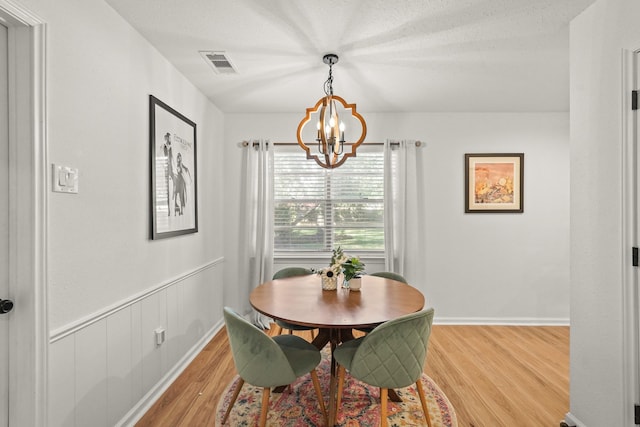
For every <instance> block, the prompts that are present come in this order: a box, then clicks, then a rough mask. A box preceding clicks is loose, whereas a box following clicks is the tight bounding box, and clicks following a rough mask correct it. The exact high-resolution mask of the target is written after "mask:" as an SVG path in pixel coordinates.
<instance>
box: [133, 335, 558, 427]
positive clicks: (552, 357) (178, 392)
mask: <svg viewBox="0 0 640 427" xmlns="http://www.w3.org/2000/svg"><path fill="white" fill-rule="evenodd" d="M272 330H273V329H272ZM301 335H302V336H303V337H305V338H307V339H311V337H310V335H309V333H308V332H304V333H302V334H301ZM425 372H426V373H427V375H429V376H430V377H431V378H433V379H434V380H435V381H436V383H437V384H438V385H439V386H440V388H441V389H442V390H443V391H444V393H445V394H446V395H447V397H448V398H449V400H450V401H451V403H452V405H453V407H454V408H455V409H456V414H457V417H458V425H459V426H460V427H485V426H486V427H497V426H518V427H529V426H530V427H547V426H549V427H558V426H559V424H560V421H561V420H562V419H563V418H564V414H565V413H567V412H568V410H569V328H568V327H555V326H553V327H552V326H544V327H538V326H445V325H435V326H434V327H433V333H432V335H431V339H430V342H429V350H428V355H427V363H426V365H425ZM235 373H236V372H235V367H234V365H233V359H232V356H231V351H230V348H229V341H228V339H227V335H226V332H225V331H224V330H223V331H221V332H220V333H219V334H217V335H216V336H215V337H214V338H213V339H212V340H211V341H210V342H209V343H208V344H207V346H206V347H205V348H204V349H203V351H202V352H201V353H200V354H199V355H198V356H197V357H196V358H195V359H194V361H193V362H192V363H191V365H190V366H189V367H188V368H187V369H186V370H185V371H184V372H183V373H182V374H181V375H180V377H179V378H178V379H176V381H175V382H174V383H173V384H172V385H171V387H169V389H167V391H166V392H165V393H164V394H163V395H162V397H161V398H160V399H159V400H158V401H157V402H156V403H155V404H154V405H153V406H152V407H151V408H150V410H149V411H148V412H147V414H146V415H145V416H144V417H143V418H142V419H141V420H140V421H139V422H138V423H137V424H136V425H137V426H139V427H145V426H190V427H191V426H213V425H214V418H215V414H214V412H215V409H216V406H217V403H218V399H219V398H220V395H221V394H222V391H223V390H224V388H225V386H226V385H227V384H228V383H229V381H231V379H232V378H233V377H234V375H235Z"/></svg>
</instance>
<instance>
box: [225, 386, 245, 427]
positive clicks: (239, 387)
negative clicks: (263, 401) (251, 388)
mask: <svg viewBox="0 0 640 427" xmlns="http://www.w3.org/2000/svg"><path fill="white" fill-rule="evenodd" d="M243 385H244V380H243V379H242V378H240V381H238V385H237V386H236V389H235V391H234V392H233V397H231V402H229V407H228V408H227V412H225V413H224V417H222V425H224V423H226V422H227V418H229V414H230V413H231V408H233V404H234V403H236V399H237V398H238V395H239V394H240V389H241V388H242V386H243Z"/></svg>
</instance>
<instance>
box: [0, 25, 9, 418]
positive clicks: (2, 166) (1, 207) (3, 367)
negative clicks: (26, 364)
mask: <svg viewBox="0 0 640 427" xmlns="http://www.w3.org/2000/svg"><path fill="white" fill-rule="evenodd" d="M7 46H8V43H7V28H6V27H5V26H3V25H0V300H4V299H9V295H8V292H9V209H8V206H9V112H8V110H9V100H8V98H9V97H8V84H7V71H8V67H7ZM9 316H10V314H0V427H6V426H8V425H9V382H8V378H9V346H7V345H6V343H8V342H9Z"/></svg>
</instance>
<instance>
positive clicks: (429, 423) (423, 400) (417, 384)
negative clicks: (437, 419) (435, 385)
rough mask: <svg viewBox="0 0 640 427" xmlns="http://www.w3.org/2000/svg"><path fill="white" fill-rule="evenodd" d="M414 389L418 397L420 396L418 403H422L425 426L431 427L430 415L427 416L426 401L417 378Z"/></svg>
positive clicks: (420, 382)
mask: <svg viewBox="0 0 640 427" xmlns="http://www.w3.org/2000/svg"><path fill="white" fill-rule="evenodd" d="M416 387H417V389H418V395H419V396H420V403H422V411H423V412H424V417H425V418H426V419H427V425H428V426H429V427H431V415H430V414H429V408H428V407H427V399H426V398H425V397H424V389H423V388H422V381H421V380H420V379H419V378H418V381H416Z"/></svg>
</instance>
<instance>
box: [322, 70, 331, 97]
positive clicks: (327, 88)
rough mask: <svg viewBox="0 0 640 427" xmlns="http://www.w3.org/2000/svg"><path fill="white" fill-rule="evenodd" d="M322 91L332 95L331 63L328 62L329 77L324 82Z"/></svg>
mask: <svg viewBox="0 0 640 427" xmlns="http://www.w3.org/2000/svg"><path fill="white" fill-rule="evenodd" d="M324 93H325V94H326V95H327V96H329V95H331V96H333V64H329V78H327V81H326V82H324Z"/></svg>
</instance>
